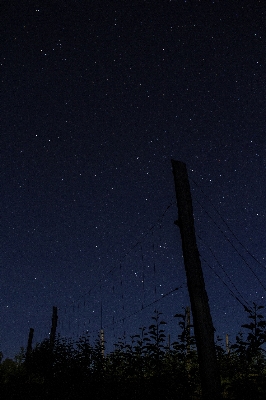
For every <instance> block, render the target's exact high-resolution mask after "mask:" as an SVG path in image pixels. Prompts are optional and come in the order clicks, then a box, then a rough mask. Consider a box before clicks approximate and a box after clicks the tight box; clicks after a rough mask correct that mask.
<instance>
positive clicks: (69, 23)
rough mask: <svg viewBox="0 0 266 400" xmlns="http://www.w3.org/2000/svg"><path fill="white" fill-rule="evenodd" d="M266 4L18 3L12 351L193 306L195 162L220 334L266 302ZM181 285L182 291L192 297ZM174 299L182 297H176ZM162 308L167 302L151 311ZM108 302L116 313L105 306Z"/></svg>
mask: <svg viewBox="0 0 266 400" xmlns="http://www.w3.org/2000/svg"><path fill="white" fill-rule="evenodd" d="M265 19H266V5H265V2H264V1H258V0H254V1H252V2H251V1H245V0H241V1H240V0H239V1H237V0H235V1H232V2H228V1H193V0H191V1H181V0H175V1H174V0H173V1H169V0H168V1H167V0H160V1H145V0H142V1H140V0H139V1H135V0H131V1H110V0H104V1H103V0H87V1H84V0H78V1H74V0H72V1H71V0H69V1H63V0H58V1H55V0H54V1H51V0H50V1H26V2H22V1H16V0H14V1H1V24H0V25H1V36H0V37H1V40H0V43H1V65H0V67H1V139H0V140H1V145H0V151H1V202H0V205H1V206H0V207H1V208H0V209H1V259H0V350H1V351H2V352H3V353H4V357H13V356H14V355H15V354H16V353H18V352H19V350H20V347H21V346H24V347H25V346H26V345H27V337H28V332H29V328H30V327H33V328H34V329H35V335H34V343H36V342H39V341H41V340H43V339H44V338H45V337H48V335H49V331H50V326H51V316H52V307H53V306H57V307H58V315H59V320H58V332H59V333H60V334H61V335H62V336H68V337H69V336H71V337H73V338H75V337H78V336H77V335H79V334H81V333H82V332H84V331H88V333H89V334H90V335H91V337H92V338H94V337H95V336H96V335H97V332H98V331H99V329H100V328H101V326H102V327H103V328H104V331H105V339H106V341H107V346H109V349H111V350H112V344H113V343H114V341H116V340H117V339H118V338H119V337H121V336H122V335H123V334H124V333H126V335H127V337H129V335H132V334H135V333H137V331H138V328H139V327H141V326H143V325H144V326H148V325H150V323H151V320H150V318H151V316H152V315H153V311H154V309H155V308H156V309H158V310H160V311H161V312H162V313H163V319H164V320H165V321H166V322H167V323H168V324H167V325H166V331H167V332H168V333H170V334H171V340H172V341H174V340H175V339H176V335H177V333H178V321H177V319H176V318H174V315H175V314H176V313H180V312H182V310H183V307H186V306H187V305H188V304H189V296H188V293H187V288H186V277H185V270H184V265H183V259H182V249H181V238H180V232H179V229H178V227H177V226H176V225H175V224H174V221H175V220H176V219H177V214H178V210H177V207H176V200H175V190H174V180H173V174H172V168H171V159H176V160H180V161H183V162H185V163H186V165H187V168H188V173H189V178H190V185H191V192H192V198H193V205H194V217H195V228H196V234H197V241H198V247H199V252H200V255H201V261H202V268H203V272H204V277H205V283H206V289H207V292H208V295H209V302H210V307H211V312H212V316H213V322H214V326H215V328H216V330H217V334H218V335H220V336H221V337H222V338H223V339H224V337H225V334H226V333H229V335H230V339H231V341H234V337H235V334H236V333H237V332H238V330H239V329H240V325H241V324H243V323H245V322H247V320H246V317H245V313H244V311H243V304H245V305H251V304H252V302H256V303H258V304H260V305H265V295H266V294H265V290H266V255H265V254H266V253H265V249H266V235H265V226H266V213H265V212H266V211H265V210H266V201H265V198H266V196H265V195H266V189H265V188H266V175H265V172H266V170H265V168H266V130H265V122H266V121H265V116H266V109H265V104H266V103H265V100H266V93H265V88H266V23H265ZM174 289H178V290H174ZM170 292H171V293H170ZM151 303H153V304H151ZM101 310H102V313H101Z"/></svg>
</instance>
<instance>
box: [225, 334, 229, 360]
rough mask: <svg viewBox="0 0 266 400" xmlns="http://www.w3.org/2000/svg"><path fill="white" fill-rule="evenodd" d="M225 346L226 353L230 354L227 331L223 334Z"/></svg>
mask: <svg viewBox="0 0 266 400" xmlns="http://www.w3.org/2000/svg"><path fill="white" fill-rule="evenodd" d="M225 347H226V353H227V354H228V355H229V354H230V346H229V335H228V333H227V334H226V335H225Z"/></svg>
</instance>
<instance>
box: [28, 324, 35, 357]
mask: <svg viewBox="0 0 266 400" xmlns="http://www.w3.org/2000/svg"><path fill="white" fill-rule="evenodd" d="M33 334H34V329H33V328H30V331H29V337H28V345H27V350H26V360H28V359H29V356H30V354H31V352H32V340H33Z"/></svg>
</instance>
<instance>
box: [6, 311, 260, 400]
mask: <svg viewBox="0 0 266 400" xmlns="http://www.w3.org/2000/svg"><path fill="white" fill-rule="evenodd" d="M262 309H263V306H258V305H256V304H255V303H253V307H252V309H248V308H246V309H245V311H246V312H247V318H248V322H247V323H245V324H243V325H241V327H242V328H243V332H241V333H239V334H238V335H237V336H236V339H235V343H234V344H231V345H230V347H227V348H224V346H222V345H221V339H219V338H217V339H216V352H217V359H218V362H219V366H220V373H221V382H222V396H223V398H224V399H232V400H233V399H234V400H240V399H241V400H245V399H247V400H252V399H256V400H260V399H265V398H266V357H265V350H264V349H263V345H264V344H265V342H266V321H265V319H264V316H263V315H262V314H261V311H262ZM176 317H177V318H178V320H179V326H180V333H179V335H178V337H177V341H176V342H173V343H171V344H169V343H168V338H167V337H166V335H165V330H164V326H165V324H166V323H165V322H164V321H163V320H162V315H161V313H160V312H159V311H157V310H155V312H154V315H153V317H152V324H151V325H150V326H149V327H148V328H145V327H143V328H140V329H139V333H138V334H136V335H134V336H131V337H130V340H129V341H127V340H126V339H125V338H121V339H119V340H118V343H116V344H115V345H114V351H112V352H111V353H109V354H106V355H104V354H103V350H104V348H103V346H104V344H103V343H102V341H101V338H100V337H99V338H98V339H97V340H96V341H95V342H94V343H91V341H90V338H89V336H88V335H84V336H81V337H80V338H79V339H78V340H77V341H74V340H72V339H66V338H62V337H60V335H57V336H56V338H55V341H54V343H51V341H50V340H49V339H44V340H43V341H42V342H41V343H38V344H37V345H36V346H35V347H34V348H33V349H32V351H31V353H30V354H27V356H26V353H25V351H24V350H23V349H21V351H20V353H19V354H18V355H17V356H16V357H15V359H14V360H11V359H8V358H7V359H5V360H3V361H2V360H1V363H0V397H1V399H3V400H17V399H34V400H37V399H40V400H42V399H50V400H51V399H52V400H55V399H58V400H61V399H69V400H74V399H75V400H79V399H80V400H89V399H96V398H97V400H99V399H100V400H122V399H127V400H139V399H146V400H150V399H152V400H154V399H164V400H170V399H171V400H172V399H180V400H188V399H191V400H198V399H201V389H200V377H199V368H198V357H197V351H196V347H195V338H194V336H193V335H192V334H191V332H192V331H193V329H192V328H193V327H192V326H190V325H188V324H187V316H186V312H184V313H181V314H176Z"/></svg>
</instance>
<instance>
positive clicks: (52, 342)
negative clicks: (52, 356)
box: [50, 306, 58, 348]
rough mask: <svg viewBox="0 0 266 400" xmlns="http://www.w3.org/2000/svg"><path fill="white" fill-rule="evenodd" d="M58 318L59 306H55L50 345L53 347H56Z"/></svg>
mask: <svg viewBox="0 0 266 400" xmlns="http://www.w3.org/2000/svg"><path fill="white" fill-rule="evenodd" d="M57 320H58V316H57V307H55V306H53V315H52V327H51V333H50V346H51V348H53V347H54V341H55V334H56V327H57Z"/></svg>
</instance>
